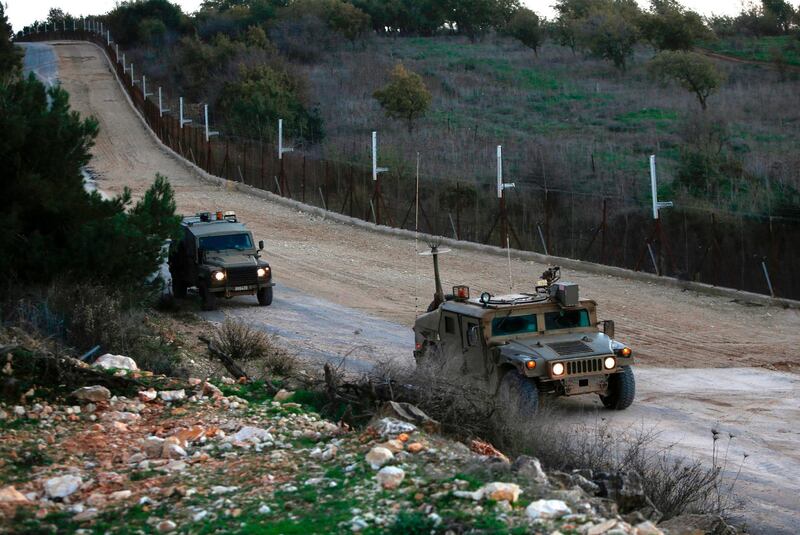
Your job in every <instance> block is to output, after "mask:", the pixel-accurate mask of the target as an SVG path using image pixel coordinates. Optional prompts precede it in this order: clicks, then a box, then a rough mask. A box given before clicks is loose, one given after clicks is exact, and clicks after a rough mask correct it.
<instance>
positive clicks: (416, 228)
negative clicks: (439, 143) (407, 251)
mask: <svg viewBox="0 0 800 535" xmlns="http://www.w3.org/2000/svg"><path fill="white" fill-rule="evenodd" d="M414 206H415V210H414V316H416V315H417V310H418V309H419V295H418V293H419V290H418V288H417V286H418V284H417V283H418V282H419V281H418V280H417V256H419V151H418V152H417V175H416V181H415V184H414Z"/></svg>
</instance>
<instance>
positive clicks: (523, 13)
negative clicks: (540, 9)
mask: <svg viewBox="0 0 800 535" xmlns="http://www.w3.org/2000/svg"><path fill="white" fill-rule="evenodd" d="M506 32H507V33H508V34H509V35H510V36H511V37H514V38H515V39H517V40H518V41H519V42H521V43H522V44H523V45H525V46H527V47H528V48H531V49H533V53H534V54H536V55H539V47H540V46H541V45H542V41H544V31H543V29H542V25H541V21H540V20H539V16H538V15H537V14H536V13H534V12H533V11H531V10H530V9H526V8H524V7H523V8H520V9H518V10H517V12H516V13H514V16H512V17H511V20H510V21H509V22H508V25H507V26H506Z"/></svg>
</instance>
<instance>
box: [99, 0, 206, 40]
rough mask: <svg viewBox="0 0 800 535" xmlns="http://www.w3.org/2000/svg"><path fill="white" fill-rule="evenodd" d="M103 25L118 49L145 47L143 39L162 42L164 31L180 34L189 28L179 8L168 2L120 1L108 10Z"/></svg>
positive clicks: (153, 0)
mask: <svg viewBox="0 0 800 535" xmlns="http://www.w3.org/2000/svg"><path fill="white" fill-rule="evenodd" d="M106 23H107V25H108V28H109V29H110V30H111V34H112V35H113V36H114V40H115V41H116V42H117V43H119V44H120V45H121V46H130V45H134V44H137V43H143V44H148V42H147V41H144V40H143V39H149V38H151V37H157V38H158V39H163V37H164V35H165V34H166V33H167V32H172V33H175V34H176V35H180V34H185V33H188V32H189V31H190V29H191V26H190V24H189V23H188V21H187V19H186V17H185V16H184V14H183V12H182V11H181V8H180V6H179V5H177V4H172V3H170V2H169V0H129V1H125V2H122V3H120V4H118V5H117V6H116V7H115V8H114V9H112V10H111V11H109V13H108V15H106ZM159 23H160V24H159Z"/></svg>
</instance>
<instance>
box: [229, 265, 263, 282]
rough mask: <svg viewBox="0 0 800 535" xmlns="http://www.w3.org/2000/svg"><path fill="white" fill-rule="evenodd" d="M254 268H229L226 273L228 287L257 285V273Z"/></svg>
mask: <svg viewBox="0 0 800 535" xmlns="http://www.w3.org/2000/svg"><path fill="white" fill-rule="evenodd" d="M256 269H257V268H255V267H242V268H231V269H229V270H227V271H226V273H227V275H228V286H247V285H250V284H258V273H256Z"/></svg>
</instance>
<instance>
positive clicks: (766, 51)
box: [703, 35, 800, 66]
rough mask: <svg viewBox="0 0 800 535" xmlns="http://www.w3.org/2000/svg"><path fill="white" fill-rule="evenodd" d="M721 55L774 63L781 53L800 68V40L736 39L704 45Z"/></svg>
mask: <svg viewBox="0 0 800 535" xmlns="http://www.w3.org/2000/svg"><path fill="white" fill-rule="evenodd" d="M703 47H704V48H707V49H709V50H712V51H714V52H717V53H719V54H724V55H726V56H733V57H735V58H741V59H746V60H752V61H764V62H773V61H774V60H775V53H776V51H780V53H781V54H782V55H783V58H784V61H785V62H786V63H787V64H788V65H796V66H800V39H797V38H796V37H794V36H790V35H780V36H772V37H735V38H727V39H720V40H719V41H713V42H708V43H703Z"/></svg>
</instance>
